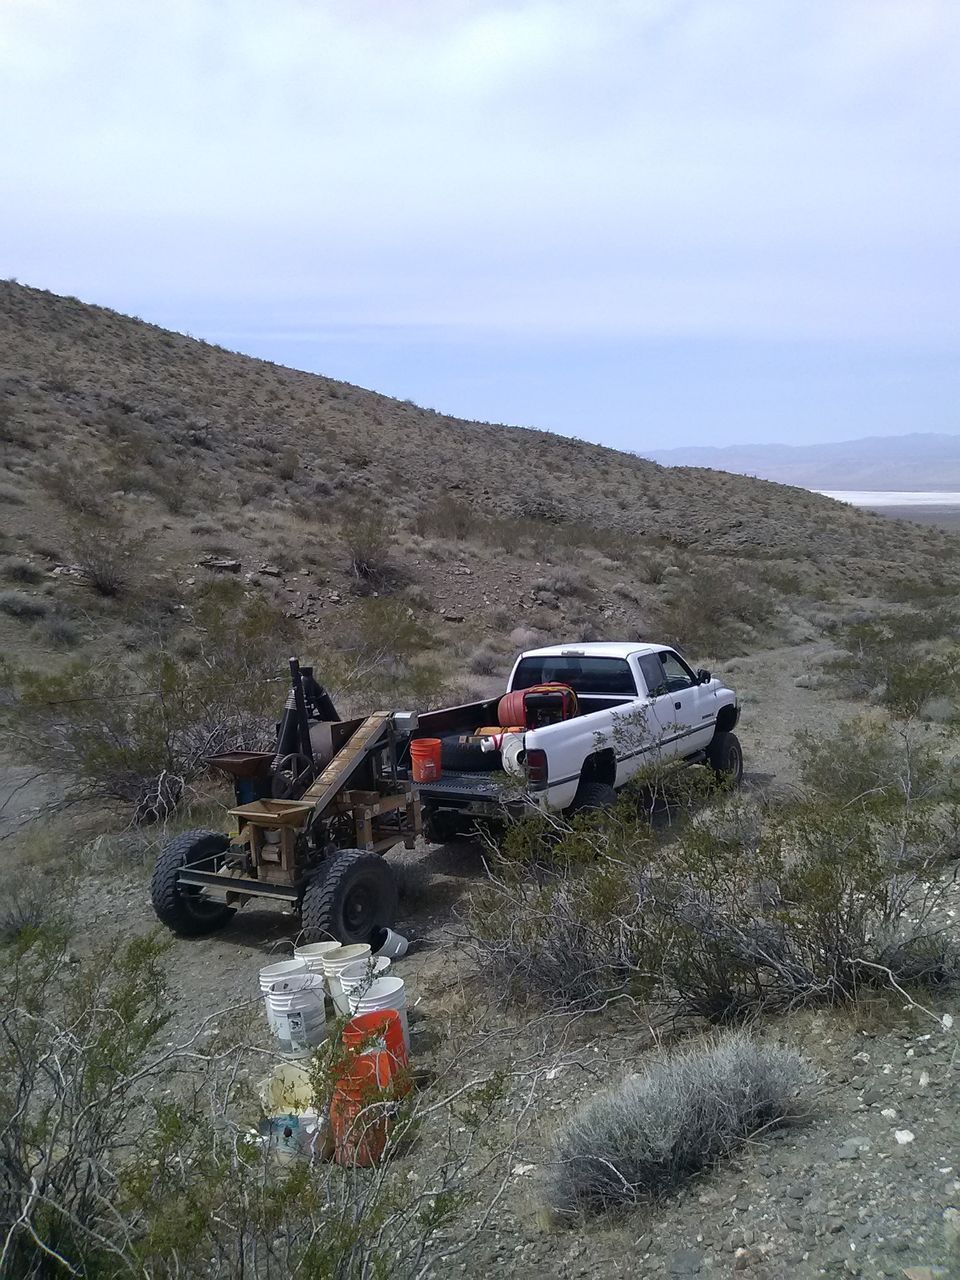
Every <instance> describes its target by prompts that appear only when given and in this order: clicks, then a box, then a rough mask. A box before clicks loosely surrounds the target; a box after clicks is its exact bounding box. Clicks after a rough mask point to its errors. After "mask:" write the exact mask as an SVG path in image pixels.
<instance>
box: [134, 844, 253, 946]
mask: <svg viewBox="0 0 960 1280" xmlns="http://www.w3.org/2000/svg"><path fill="white" fill-rule="evenodd" d="M229 847H230V841H229V839H228V837H227V836H225V835H224V834H223V833H222V832H221V831H185V832H184V833H183V835H182V836H177V838H176V839H175V840H171V841H170V843H169V844H168V845H167V846H166V848H164V849H163V850H162V851H161V853H160V856H159V857H158V858H157V861H156V865H155V866H154V868H153V876H152V878H151V880H150V900H151V902H152V903H153V909H154V911H155V912H156V914H157V918H158V920H160V921H161V923H162V924H165V925H166V926H167V928H168V929H172V930H173V932H174V933H178V934H180V935H181V937H184V938H196V937H200V936H201V935H202V934H204V933H213V932H214V930H215V929H220V928H222V927H223V926H224V925H225V924H226V923H227V921H228V920H230V919H231V918H232V917H233V916H234V915H235V914H236V908H235V907H228V906H227V905H226V903H225V902H216V901H214V900H213V899H211V898H206V897H204V895H203V890H202V889H200V888H199V887H198V886H196V885H181V884H180V882H179V880H180V868H181V867H183V866H185V865H186V864H187V863H188V862H197V861H199V860H200V859H201V858H209V857H212V856H213V855H214V854H217V853H224V852H226V850H227V849H229Z"/></svg>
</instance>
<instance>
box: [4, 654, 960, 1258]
mask: <svg viewBox="0 0 960 1280" xmlns="http://www.w3.org/2000/svg"><path fill="white" fill-rule="evenodd" d="M827 650H828V646H827V644H826V642H824V641H822V640H814V639H810V640H805V641H804V642H803V643H800V644H796V645H792V646H789V647H784V648H782V649H777V650H771V651H768V652H765V653H761V654H757V655H754V656H751V657H749V658H741V659H737V660H735V661H733V662H728V663H726V664H725V665H724V666H723V668H722V673H723V674H724V676H725V678H727V679H729V681H730V683H731V684H733V685H734V687H739V688H741V689H742V690H743V691H744V705H745V710H744V717H743V722H742V732H741V736H742V738H743V741H744V748H745V754H746V759H747V770H748V772H747V785H749V786H757V787H768V786H780V785H785V784H786V783H787V782H788V781H789V776H790V764H789V753H788V746H789V741H790V739H791V738H792V736H793V735H794V734H795V733H796V732H797V731H798V730H799V729H802V728H806V729H816V728H817V727H818V726H819V727H823V728H825V729H829V728H831V727H832V726H833V725H834V724H835V722H836V721H837V720H838V719H839V718H841V717H842V716H844V715H848V714H851V713H853V712H855V711H856V710H857V708H855V707H853V706H852V705H851V704H849V703H844V702H842V701H840V700H838V699H835V698H833V697H832V696H831V695H830V694H829V693H827V692H826V691H825V690H823V689H820V688H816V687H800V686H798V685H797V683H796V681H797V679H801V681H803V680H804V679H805V677H807V676H808V675H809V673H810V672H815V671H816V669H817V665H818V660H819V659H820V658H821V657H822V656H823V654H824V653H826V652H827ZM717 669H718V671H720V670H721V668H719V667H718V668H717ZM810 683H812V684H813V685H814V686H815V685H816V684H817V681H816V680H813V681H812V682H810ZM19 781H22V777H21V775H20V774H14V773H9V774H8V775H7V782H8V785H9V786H11V787H12V786H13V785H17V783H18V782H19ZM28 798H29V801H30V804H31V805H33V804H37V803H39V802H40V800H41V799H42V796H39V795H38V794H35V791H34V790H31V792H30V794H29V797H28ZM0 800H2V796H0ZM11 807H12V806H8V814H9V809H10V808H11ZM7 843H8V844H9V842H7ZM401 856H402V857H403V859H404V860H405V861H407V862H409V863H410V864H411V865H415V866H417V867H418V868H419V870H420V872H421V874H422V875H424V876H425V877H426V879H427V883H428V888H427V891H426V894H425V896H424V897H423V898H422V900H421V901H419V902H418V903H417V904H416V906H415V909H414V908H413V907H409V908H408V909H407V914H406V918H405V919H404V920H403V921H402V922H401V927H402V928H403V929H404V930H405V931H406V932H408V933H409V934H410V936H411V937H412V938H414V940H415V942H416V946H415V947H414V949H413V950H412V951H411V954H410V955H409V957H407V958H406V959H405V960H403V961H401V962H399V963H398V964H397V968H396V972H397V973H398V974H399V975H400V976H402V977H404V978H405V980H406V981H407V984H408V989H409V1003H410V1004H411V1006H412V1016H411V1026H412V1033H413V1052H414V1058H415V1061H416V1062H417V1064H418V1065H423V1066H426V1067H429V1066H430V1065H432V1064H434V1063H437V1062H439V1061H440V1060H441V1058H443V1054H444V1051H445V1047H449V1039H450V1037H451V1035H453V1036H456V1035H457V1034H458V1032H457V1031H456V1030H455V1029H456V1028H457V1027H460V1028H461V1029H462V1027H463V1026H464V1024H465V1021H466V1020H467V1019H468V1016H476V1017H478V1018H479V1019H480V1020H481V1021H482V1025H483V1030H484V1034H483V1035H477V1034H474V1035H473V1036H472V1038H471V1040H470V1045H469V1048H468V1049H467V1050H466V1051H465V1053H464V1056H463V1058H462V1060H461V1061H459V1062H458V1063H457V1064H456V1065H455V1066H454V1067H453V1068H452V1069H451V1070H449V1072H448V1074H447V1076H446V1078H445V1080H444V1084H445V1085H448V1086H449V1087H451V1088H452V1087H455V1085H456V1083H457V1081H458V1080H460V1079H463V1078H466V1077H467V1076H468V1075H469V1074H470V1073H476V1072H477V1071H478V1070H479V1071H481V1072H483V1071H492V1070H494V1069H495V1068H497V1067H498V1066H501V1065H503V1064H504V1063H505V1062H508V1061H510V1062H513V1063H514V1064H517V1065H516V1071H517V1075H516V1076H514V1077H511V1078H512V1079H513V1081H514V1084H513V1085H512V1088H513V1090H514V1092H513V1093H511V1096H510V1105H509V1106H508V1113H511V1112H512V1113H513V1114H514V1115H515V1116H519V1117H520V1119H519V1122H518V1123H519V1128H518V1132H517V1134H516V1136H515V1138H514V1139H513V1145H512V1152H511V1157H510V1164H509V1167H508V1171H507V1173H508V1177H507V1184H506V1187H505V1190H504V1194H503V1195H502V1197H501V1198H500V1200H499V1202H498V1205H497V1208H496V1210H495V1211H494V1213H493V1214H492V1215H491V1216H490V1219H489V1221H488V1222H487V1224H486V1226H485V1227H484V1229H483V1230H482V1231H481V1233H480V1235H479V1237H478V1239H477V1240H476V1242H475V1243H474V1244H473V1245H471V1247H470V1249H469V1251H468V1252H467V1254H466V1255H462V1256H460V1257H459V1258H457V1259H456V1260H455V1261H452V1262H450V1263H448V1264H445V1269H444V1270H442V1271H441V1272H439V1273H438V1274H463V1275H468V1276H480V1275H488V1274H490V1273H491V1272H492V1271H493V1270H494V1269H504V1270H507V1271H508V1272H509V1273H510V1274H520V1275H529V1276H552V1277H575V1276H624V1277H627V1276H697V1275H700V1276H727V1275H741V1274H743V1275H746V1276H750V1277H756V1278H757V1280H761V1278H766V1280H778V1278H779V1277H783V1276H787V1275H790V1276H798V1277H806V1276H819V1275H841V1276H842V1275H854V1276H863V1277H872V1276H905V1277H907V1278H908V1280H932V1278H933V1277H950V1276H956V1277H960V1243H958V1241H960V1119H958V1117H960V1041H958V1037H957V1032H956V1030H955V1029H944V1028H943V1027H942V1026H941V1025H940V1024H938V1023H937V1022H936V1021H935V1020H934V1018H933V1017H927V1016H926V1015H924V1014H919V1013H917V1012H916V1011H908V1010H905V1009H904V1008H903V1002H902V1001H901V1000H899V999H893V1000H887V999H884V1000H882V1001H878V1002H877V1004H876V1005H875V1006H869V1007H866V1008H861V1009H859V1010H855V1011H845V1012H843V1013H827V1012H824V1013H809V1012H808V1013H803V1014H797V1015H794V1016H792V1017H790V1018H786V1019H782V1020H780V1021H778V1022H777V1023H775V1024H772V1025H769V1026H767V1027H765V1028H764V1030H763V1034H765V1035H770V1036H773V1037H775V1038H776V1039H777V1040H779V1041H780V1042H782V1043H786V1044H791V1045H793V1046H795V1047H797V1048H799V1049H800V1050H801V1051H802V1052H803V1053H804V1054H805V1055H806V1056H807V1057H808V1058H809V1059H810V1061H811V1062H812V1063H813V1064H814V1065H815V1067H816V1068H817V1069H818V1071H819V1072H820V1075H821V1083H820V1084H819V1086H818V1088H817V1091H816V1112H815V1116H814V1119H813V1121H812V1122H811V1123H810V1124H808V1125H805V1126H803V1127H798V1128H795V1129H790V1130H786V1131H783V1132H781V1133H770V1134H768V1135H765V1136H764V1137H763V1138H762V1139H759V1140H757V1141H755V1142H753V1143H751V1144H749V1145H748V1146H747V1147H745V1148H744V1149H743V1151H742V1153H741V1154H740V1155H739V1156H738V1157H737V1158H736V1159H734V1160H732V1161H728V1162H727V1163H725V1164H724V1165H722V1166H720V1167H718V1168H717V1169H715V1170H713V1171H712V1172H710V1173H708V1174H706V1175H704V1176H701V1177H699V1178H697V1179H695V1180H693V1181H691V1182H690V1183H688V1184H687V1185H686V1186H685V1187H684V1188H683V1189H682V1190H680V1191H679V1192H677V1193H676V1194H674V1195H671V1196H670V1197H668V1198H666V1199H664V1200H662V1201H660V1202H658V1203H656V1204H652V1205H649V1206H646V1207H644V1208H641V1209H638V1210H635V1211H634V1212H631V1213H629V1214H626V1215H624V1216H622V1217H619V1218H615V1219H602V1220H594V1221H586V1222H577V1223H576V1224H574V1225H572V1226H568V1225H557V1224H555V1223H551V1222H549V1221H548V1220H547V1219H546V1217H545V1215H544V1213H543V1211H542V1209H541V1203H542V1198H541V1195H540V1183H541V1179H542V1178H543V1176H544V1173H545V1172H546V1170H547V1169H548V1167H549V1159H550V1138H551V1134H552V1132H553V1131H554V1128H555V1127H556V1125H557V1124H558V1123H560V1122H561V1121H562V1120H563V1118H564V1116H565V1115H567V1114H569V1112H570V1111H571V1109H572V1108H575V1107H576V1106H577V1105H578V1103H579V1102H580V1101H581V1100H583V1099H585V1098H586V1097H588V1096H590V1095H591V1094H592V1093H593V1092H595V1091H596V1090H597V1089H598V1088H600V1087H602V1086H603V1085H605V1084H607V1083H612V1082H615V1081H616V1080H618V1079H620V1078H622V1076H624V1075H625V1074H627V1073H629V1072H631V1071H636V1070H639V1069H642V1066H643V1063H644V1058H645V1055H646V1054H647V1053H648V1052H649V1050H650V1049H651V1047H652V1046H653V1044H654V1039H653V1037H652V1035H651V1032H650V1030H649V1027H648V1026H647V1025H646V1022H645V1021H644V1019H643V1017H642V1016H641V1015H640V1014H639V1013H638V1014H636V1015H631V1014H618V1015H617V1017H615V1018H614V1017H610V1018H605V1019H604V1020H603V1021H601V1020H600V1019H598V1018H592V1019H579V1020H577V1019H574V1020H571V1019H565V1020H558V1019H556V1018H553V1019H551V1018H547V1017H541V1016H538V1014H537V1013H536V1011H532V1012H531V1011H526V1012H525V1013H524V1014H522V1015H521V1014H512V1013H510V1011H505V1010H503V1009H501V1008H499V1007H498V1001H497V999H496V992H495V991H490V990H489V989H488V987H487V985H486V984H485V983H484V981H483V975H479V978H478V977H477V975H474V974H471V973H470V972H469V967H468V965H467V962H466V959H465V957H464V956H463V955H462V954H461V953H460V952H459V951H458V950H457V948H456V947H455V946H453V945H452V944H451V942H450V933H449V925H450V923H451V917H452V915H453V914H454V913H455V910H456V905H457V902H458V900H460V899H461V898H462V896H463V894H464V893H465V892H466V891H467V890H468V889H469V886H470V885H471V883H475V882H476V880H477V878H478V877H479V876H480V874H481V867H480V853H479V850H477V849H476V848H475V847H473V846H469V845H455V846H446V847H444V848H438V847H429V846H424V847H422V848H420V849H418V850H416V851H414V852H413V853H412V854H407V855H401ZM110 859H111V860H110V863H109V865H105V864H104V855H103V854H102V852H100V851H90V850H88V852H87V854H86V856H85V858H84V859H83V861H84V864H85V867H86V868H88V871H87V873H86V874H84V875H83V876H82V877H81V878H80V880H79V881H78V884H77V887H76V898H75V909H76V915H77V919H78V922H79V924H80V937H79V939H78V942H77V947H78V950H83V949H84V948H85V946H86V945H88V942H89V941H90V940H94V939H96V940H100V939H103V938H105V937H109V936H111V935H131V934H137V933H142V932H146V931H148V930H150V929H151V928H152V927H153V925H154V921H153V918H152V915H151V912H150V909H149V901H148V895H147V883H146V882H147V878H148V868H147V867H146V866H145V865H128V866H126V867H124V868H123V869H121V870H119V871H118V870H117V869H116V863H115V854H111V855H110ZM958 906H960V902H958ZM296 928H297V924H296V920H295V918H294V917H292V916H290V915H286V914H284V913H282V912H281V911H279V910H264V911H252V910H248V911H245V912H242V913H240V914H239V915H238V916H237V918H236V920H235V921H234V922H233V923H232V924H231V925H230V926H229V927H228V928H227V929H225V930H223V931H222V932H221V933H219V934H217V935H215V936H213V937H211V938H207V939H201V940H194V941H185V940H179V939H175V940H173V942H172V945H171V949H170V952H169V954H168V972H169V978H170V984H171V989H172V991H173V992H174V993H175V1001H176V1005H175V1009H174V1015H175V1016H174V1022H173V1026H172V1028H171V1035H172V1036H177V1035H179V1034H180V1033H182V1032H186V1031H187V1030H189V1029H190V1028H191V1027H192V1026H194V1025H195V1024H196V1022H197V1021H198V1020H199V1019H200V1018H202V1017H204V1016H205V1015H207V1014H208V1013H210V1012H211V1011H213V1010H215V1009H219V1008H222V1007H223V1006H225V1005H227V1004H230V1003H231V1002H233V1001H235V1000H236V999H237V998H244V997H251V998H253V997H254V996H255V994H256V974H257V970H258V969H259V968H260V967H261V966H262V965H264V964H266V963H269V961H270V960H272V959H276V958H280V957H281V956H282V955H283V954H285V953H289V950H290V946H291V941H292V938H293V937H294V935H295V932H296ZM935 1007H936V1011H937V1013H939V1014H942V1013H950V1014H952V1015H953V1016H954V1018H955V1020H956V1024H957V1026H960V1001H958V996H957V993H955V992H954V993H951V994H950V995H949V996H947V997H943V998H940V997H938V998H937V1000H936V1001H935ZM265 1045H266V1041H265ZM444 1061H445V1059H444ZM505 1134H506V1127H504V1128H503V1132H502V1133H501V1134H500V1135H496V1134H494V1135H491V1137H493V1138H497V1137H498V1136H499V1137H503V1136H504V1135H505ZM435 1158H436V1153H435V1149H434V1148H433V1147H432V1146H431V1142H430V1140H429V1139H428V1138H425V1139H424V1141H423V1143H422V1144H421V1145H420V1146H419V1147H417V1148H414V1150H412V1151H411V1152H410V1153H408V1154H407V1155H404V1156H403V1157H402V1160H403V1161H404V1163H405V1164H407V1165H408V1166H409V1168H408V1170H407V1174H408V1176H409V1177H410V1178H411V1179H414V1180H415V1179H416V1178H418V1177H423V1176H425V1175H426V1173H427V1171H428V1170H430V1169H431V1168H432V1167H435V1166H434V1165H433V1164H432V1161H434V1160H435ZM494 1189H495V1183H494V1182H493V1181H492V1180H491V1182H490V1183H489V1185H488V1186H486V1187H484V1188H482V1189H481V1191H482V1193H481V1195H480V1202H481V1203H482V1202H483V1201H484V1199H485V1197H489V1196H490V1195H492V1194H493V1191H494ZM468 1217H469V1215H468Z"/></svg>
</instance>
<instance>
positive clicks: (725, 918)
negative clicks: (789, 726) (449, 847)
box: [468, 731, 960, 1022]
mask: <svg viewBox="0 0 960 1280" xmlns="http://www.w3.org/2000/svg"><path fill="white" fill-rule="evenodd" d="M860 744H861V737H860V735H859V734H858V733H856V732H853V731H849V732H847V733H846V736H845V737H841V738H838V739H836V740H834V741H833V742H831V743H829V744H827V745H826V746H824V745H823V744H821V745H820V746H819V747H818V748H817V750H816V751H813V750H811V749H810V748H809V746H808V747H807V748H803V747H802V746H801V750H806V753H807V759H806V764H805V766H804V767H805V769H806V776H807V778H808V784H807V785H808V787H809V789H804V788H803V787H801V788H798V790H797V792H796V793H795V794H794V795H792V796H789V797H784V798H782V799H780V800H777V801H769V802H766V803H758V802H756V801H753V800H751V799H750V797H748V796H745V795H744V794H742V793H733V794H721V795H720V796H719V797H718V798H717V799H715V800H714V801H713V802H710V803H707V804H705V805H704V804H702V803H701V805H700V806H699V807H696V806H694V807H692V808H688V810H687V811H686V812H685V813H683V814H681V816H680V820H679V822H678V823H675V825H674V826H673V827H672V828H671V830H670V831H669V832H668V833H666V834H659V833H658V831H657V830H656V826H655V825H652V824H651V823H649V822H647V821H642V820H639V815H638V811H637V809H636V807H631V806H630V804H629V803H628V802H627V801H626V800H624V801H622V802H621V804H620V805H618V807H617V809H616V810H614V811H613V812H612V813H607V814H589V815H582V816H580V817H578V818H577V819H575V820H573V821H566V820H564V819H563V818H561V817H558V816H556V815H552V816H549V817H539V818H534V819H530V820H527V821H526V822H524V823H523V824H521V825H519V826H517V827H514V828H512V829H511V831H510V832H509V833H508V835H507V838H506V840H505V841H504V842H503V844H502V845H501V847H500V848H499V849H498V850H495V851H492V852H491V857H490V859H489V868H490V869H489V876H488V880H487V883H486V884H485V885H483V886H482V887H481V888H479V889H478V890H476V891H475V892H474V893H473V895H472V896H471V903H470V911H469V917H468V935H469V939H470V945H471V946H472V949H473V952H474V955H475V957H476V959H477V962H478V964H479V965H480V966H482V967H483V968H484V969H485V971H486V972H488V973H489V972H491V971H492V972H494V973H495V974H496V975H497V978H498V980H499V982H500V983H501V985H502V987H503V988H504V990H505V991H507V992H508V993H510V994H511V995H513V996H514V997H515V998H517V999H519V1000H521V1001H522V1000H526V999H530V998H536V999H537V1000H539V1001H542V1000H544V999H548V1000H550V1001H551V1002H552V1003H554V1004H556V1005H558V1006H567V1007H571V1006H572V1007H577V1008H599V1007H602V1006H603V1005H604V1004H605V1003H607V1002H609V1001H612V1000H636V1001H647V1002H649V1001H654V1002H656V1003H657V1004H659V1005H660V1006H661V1007H662V1008H664V1009H665V1010H669V1011H673V1012H679V1013H685V1014H696V1015H697V1016H701V1017H706V1018H709V1019H711V1020H714V1021H721V1022H722V1021H728V1020H731V1019H737V1018H741V1017H744V1016H746V1015H747V1014H749V1013H751V1012H752V1011H755V1010H757V1009H780V1010H782V1009H789V1008H794V1007H797V1006H800V1005H804V1004H814V1003H818V1002H827V1003H842V1002H844V1001H849V1000H853V999H856V998H857V996H858V993H859V992H860V991H861V990H864V989H867V988H869V987H871V986H876V985H878V984H879V985H883V984H884V983H887V982H889V981H890V980H891V979H893V980H895V981H898V982H901V981H911V982H924V983H926V984H927V985H930V986H936V985H938V984H941V983H943V982H946V981H952V980H953V979H954V978H955V977H957V976H960V949H958V945H957V942H956V940H955V939H953V938H951V937H949V936H948V935H946V934H944V932H943V930H942V928H941V926H940V923H939V921H940V919H941V918H942V916H943V912H944V911H945V910H946V909H947V903H948V897H949V894H950V891H951V883H952V877H951V873H950V871H949V867H950V865H951V861H952V859H953V858H954V857H955V854H956V849H957V846H958V832H960V816H958V810H957V808H956V805H955V804H953V803H952V802H950V801H951V787H952V783H951V782H948V783H947V784H944V785H938V786H933V785H932V784H928V783H927V782H925V781H924V772H925V770H926V768H927V766H928V765H929V764H930V761H929V760H927V761H924V760H923V758H922V756H921V755H919V754H918V755H916V756H915V760H916V763H917V775H916V781H915V783H914V784H913V785H912V786H911V787H908V788H904V787H903V786H902V785H901V784H900V783H898V781H897V777H896V776H891V777H890V778H889V780H888V785H885V786H884V785H874V786H872V787H870V788H868V789H867V790H865V791H864V790H863V789H862V781H863V775H862V772H860V771H861V769H862V766H861V764H860V762H859V760H858V754H859V749H860ZM868 749H869V751H872V753H873V761H874V765H875V766H876V768H879V764H878V762H879V763H880V764H882V759H881V757H882V754H883V752H882V750H881V747H880V746H878V745H877V744H876V743H873V744H870V743H869V742H868ZM890 750H891V751H893V750H894V748H890ZM829 758H832V759H833V761H834V764H835V766H836V770H837V774H838V778H839V779H840V781H838V782H837V783H836V784H835V786H834V789H833V790H832V791H831V792H830V793H829V794H827V793H826V792H825V790H824V789H823V788H822V787H820V786H819V785H818V782H817V779H818V778H819V776H820V775H821V773H822V771H823V769H824V768H825V767H826V762H827V760H828V759H829ZM897 764H898V766H902V759H901V758H898V759H897ZM876 768H875V767H874V766H873V765H872V766H869V767H868V770H867V771H868V773H869V772H871V770H872V772H873V774H874V777H875V778H876ZM949 772H950V769H949V766H946V767H942V776H943V775H948V774H949ZM844 779H845V783H844V781H843V780H844ZM844 785H846V786H847V787H848V788H849V791H845V790H843V786H844ZM654 816H656V811H655V810H654Z"/></svg>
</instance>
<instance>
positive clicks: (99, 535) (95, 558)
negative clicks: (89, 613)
mask: <svg viewBox="0 0 960 1280" xmlns="http://www.w3.org/2000/svg"><path fill="white" fill-rule="evenodd" d="M142 546H143V541H142V539H135V538H131V537H129V535H127V534H126V533H125V532H124V530H123V529H122V528H121V527H120V526H119V525H117V524H115V523H114V522H112V521H104V520H83V521H80V522H78V523H77V524H76V525H75V526H74V531H73V540H72V545H71V551H72V555H73V559H74V560H75V562H76V564H77V566H78V568H80V569H82V570H83V573H84V577H85V578H86V581H87V582H88V583H89V585H90V586H91V587H92V588H93V590H94V591H95V592H96V593H97V595H100V596H107V597H112V596H119V595H121V594H122V593H123V592H124V591H125V590H126V589H127V587H128V586H129V585H130V583H131V581H132V580H133V579H135V578H136V576H137V575H138V573H139V571H140V569H139V565H138V557H139V553H140V552H141V549H142Z"/></svg>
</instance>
